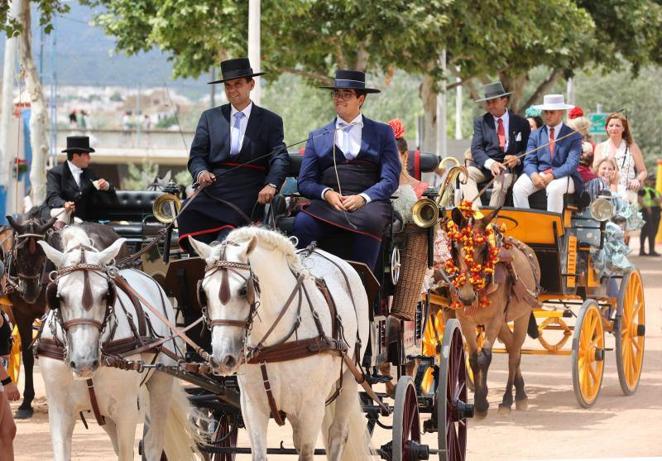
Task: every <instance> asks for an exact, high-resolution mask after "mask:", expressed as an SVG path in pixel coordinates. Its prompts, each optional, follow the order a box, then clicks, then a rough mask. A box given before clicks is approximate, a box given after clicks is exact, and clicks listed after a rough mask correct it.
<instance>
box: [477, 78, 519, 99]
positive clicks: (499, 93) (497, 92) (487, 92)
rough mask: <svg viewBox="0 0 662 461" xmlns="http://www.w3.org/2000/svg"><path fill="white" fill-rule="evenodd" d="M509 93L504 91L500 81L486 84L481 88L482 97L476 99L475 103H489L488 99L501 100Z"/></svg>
mask: <svg viewBox="0 0 662 461" xmlns="http://www.w3.org/2000/svg"><path fill="white" fill-rule="evenodd" d="M510 93H511V92H510V91H506V89H505V88H504V87H503V84H502V83H501V82H500V81H496V82H492V83H488V84H487V85H485V86H484V87H483V95H484V97H482V98H480V99H476V101H475V102H483V101H489V100H490V99H496V98H502V97H504V96H508V95H509V94H510Z"/></svg>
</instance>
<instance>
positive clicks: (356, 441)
mask: <svg viewBox="0 0 662 461" xmlns="http://www.w3.org/2000/svg"><path fill="white" fill-rule="evenodd" d="M350 380H351V381H350ZM344 382H345V386H344V387H343V389H342V392H341V394H340V396H339V397H338V398H337V399H336V400H334V401H333V402H332V403H331V404H329V405H328V406H327V407H326V413H325V414H324V420H323V421H322V436H323V439H324V446H325V448H326V450H327V451H326V452H327V454H328V453H329V449H330V439H331V425H332V423H333V422H334V420H335V419H336V416H342V415H340V414H338V413H340V410H339V409H338V407H339V406H346V408H345V410H344V411H345V412H346V416H345V417H346V418H347V426H346V427H347V439H346V441H345V447H344V449H343V452H342V458H341V460H342V461H356V460H357V459H373V457H372V455H373V453H374V451H373V450H372V446H371V444H370V433H369V432H368V426H367V421H366V418H365V416H364V415H363V410H362V409H361V399H360V397H359V393H358V392H357V389H356V387H357V386H356V381H354V376H353V375H352V374H351V373H346V374H345V377H344ZM350 383H351V384H350ZM352 384H353V385H352Z"/></svg>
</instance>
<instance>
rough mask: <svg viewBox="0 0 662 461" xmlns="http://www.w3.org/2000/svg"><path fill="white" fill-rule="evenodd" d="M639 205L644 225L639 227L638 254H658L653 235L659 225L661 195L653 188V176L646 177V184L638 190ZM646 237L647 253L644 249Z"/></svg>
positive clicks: (655, 233)
mask: <svg viewBox="0 0 662 461" xmlns="http://www.w3.org/2000/svg"><path fill="white" fill-rule="evenodd" d="M639 205H640V206H641V213H642V214H643V216H644V221H646V223H645V224H644V227H642V228H641V235H640V238H639V243H640V244H639V256H660V253H658V252H657V251H655V236H656V235H657V230H658V229H659V227H660V206H662V195H661V194H660V193H659V192H658V191H657V190H655V178H653V177H652V176H651V177H650V178H647V179H646V185H645V186H644V188H643V189H641V190H640V191H639ZM646 239H648V254H646V252H645V251H644V248H645V246H646Z"/></svg>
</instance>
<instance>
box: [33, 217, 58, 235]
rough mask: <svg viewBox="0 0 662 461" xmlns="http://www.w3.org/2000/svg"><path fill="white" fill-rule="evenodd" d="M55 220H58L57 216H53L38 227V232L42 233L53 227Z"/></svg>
mask: <svg viewBox="0 0 662 461" xmlns="http://www.w3.org/2000/svg"><path fill="white" fill-rule="evenodd" d="M55 221H57V218H51V219H49V220H48V221H46V222H45V223H44V224H42V225H41V226H39V227H37V232H36V233H37V234H42V233H44V232H46V231H47V230H48V229H50V228H51V227H53V224H55Z"/></svg>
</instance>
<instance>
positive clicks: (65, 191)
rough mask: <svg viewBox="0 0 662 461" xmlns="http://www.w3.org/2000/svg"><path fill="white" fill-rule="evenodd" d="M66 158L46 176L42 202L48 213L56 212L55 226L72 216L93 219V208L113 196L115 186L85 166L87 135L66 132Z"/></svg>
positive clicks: (92, 150) (100, 205) (89, 150)
mask: <svg viewBox="0 0 662 461" xmlns="http://www.w3.org/2000/svg"><path fill="white" fill-rule="evenodd" d="M62 152H64V153H66V154H67V160H66V161H65V162H63V163H62V164H60V165H57V166H55V167H53V168H51V169H50V171H49V172H48V175H47V177H46V205H47V206H48V208H49V209H50V210H51V216H57V218H58V221H57V223H56V227H61V226H62V224H64V223H69V222H70V220H71V218H72V217H74V216H75V217H77V218H79V219H82V220H83V221H91V220H94V219H95V218H96V217H97V215H98V213H97V208H98V207H103V206H107V205H110V204H112V203H113V202H115V201H116V200H117V196H116V195H115V190H114V189H113V187H112V186H111V185H110V183H109V182H108V181H106V180H105V179H103V178H99V177H97V175H95V174H94V172H93V171H92V170H91V169H90V168H89V166H90V162H91V157H90V154H91V153H93V152H94V149H93V148H92V147H90V138H89V137H87V136H68V137H67V148H66V149H64V150H63V151H62Z"/></svg>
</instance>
